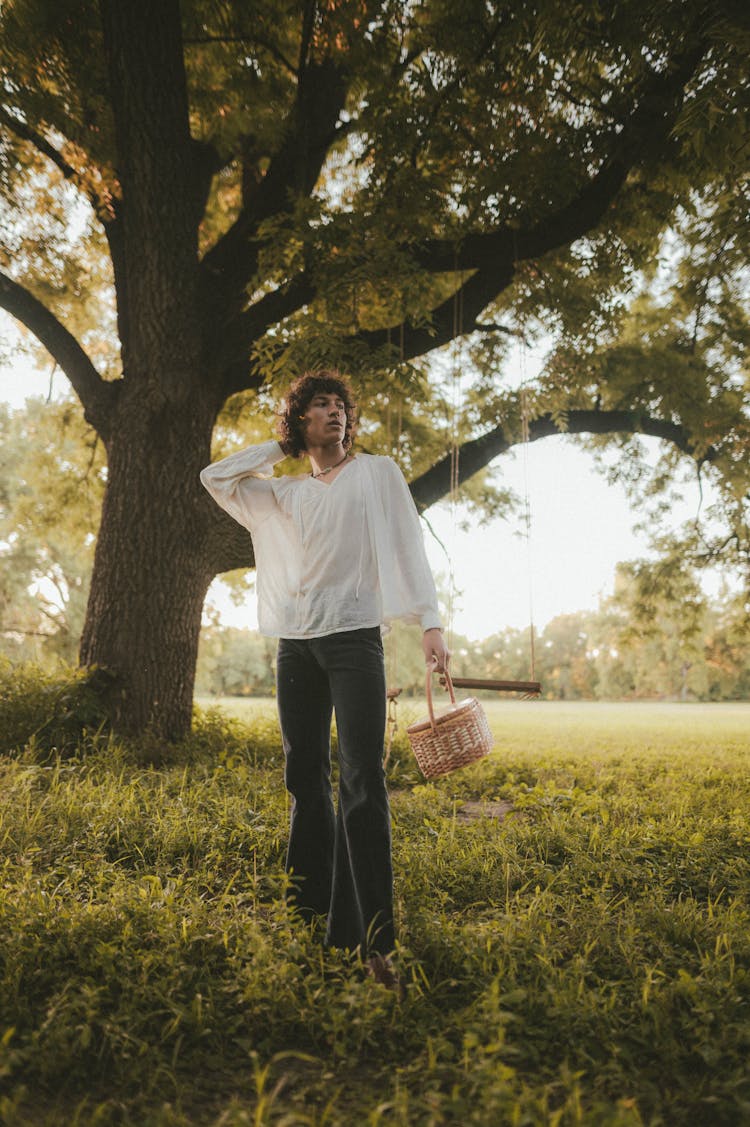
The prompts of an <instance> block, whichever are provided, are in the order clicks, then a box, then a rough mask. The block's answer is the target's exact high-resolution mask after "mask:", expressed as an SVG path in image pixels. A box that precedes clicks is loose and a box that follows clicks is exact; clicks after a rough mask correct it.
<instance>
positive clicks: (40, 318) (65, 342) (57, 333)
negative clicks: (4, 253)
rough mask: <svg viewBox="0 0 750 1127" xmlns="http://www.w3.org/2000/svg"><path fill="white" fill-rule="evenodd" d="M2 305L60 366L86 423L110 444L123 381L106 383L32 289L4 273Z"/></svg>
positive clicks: (0, 282) (0, 292)
mask: <svg viewBox="0 0 750 1127" xmlns="http://www.w3.org/2000/svg"><path fill="white" fill-rule="evenodd" d="M0 306H2V308H3V309H6V310H7V311H8V313H10V314H12V316H13V317H15V318H16V319H17V320H19V321H20V322H21V323H22V324H23V325H25V326H26V328H27V329H29V331H30V332H32V333H33V334H34V336H35V337H36V338H37V340H39V341H40V342H41V343H42V344H43V345H44V347H45V348H46V349H47V351H48V352H49V354H50V355H51V356H52V357H53V358H54V360H55V361H56V362H57V363H58V364H59V365H60V367H61V368H62V370H63V371H64V372H65V375H66V376H67V377H68V379H69V380H70V382H71V384H72V385H73V389H74V391H75V393H76V395H77V396H78V398H79V399H80V401H81V403H82V404H83V411H84V417H85V419H86V421H87V422H88V423H90V425H91V426H93V427H94V428H95V429H96V431H97V432H98V434H99V435H100V436H101V438H102V440H103V441H104V442H105V444H106V443H107V442H108V440H109V434H110V424H111V417H112V411H113V409H114V405H115V401H116V398H117V394H118V390H119V389H118V384H119V381H117V382H115V383H113V382H109V381H107V380H103V379H102V378H101V376H100V375H99V373H98V372H97V370H96V368H95V367H94V365H93V364H92V363H91V360H90V359H89V357H88V356H87V355H86V353H85V352H84V350H83V349H82V348H81V346H80V344H79V343H78V341H77V340H76V338H75V337H74V336H73V334H72V333H71V332H69V330H68V329H66V328H65V326H64V325H63V324H62V323H61V322H60V321H58V320H57V318H56V317H55V316H54V314H53V313H50V311H49V309H47V307H46V306H45V305H43V304H42V302H41V301H39V299H38V298H36V297H34V295H33V294H32V293H30V292H29V290H27V289H25V288H24V287H23V286H22V285H20V283H19V282H16V281H15V279H14V278H11V277H9V276H8V275H7V274H5V273H2V272H0Z"/></svg>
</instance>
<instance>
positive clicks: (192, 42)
mask: <svg viewBox="0 0 750 1127" xmlns="http://www.w3.org/2000/svg"><path fill="white" fill-rule="evenodd" d="M182 42H183V43H184V44H185V46H186V47H194V46H200V45H203V44H209V43H249V44H251V45H253V46H258V47H260V48H262V49H263V50H264V51H268V53H269V55H271V56H272V57H273V58H274V59H276V62H277V63H281V65H282V66H283V67H284V69H285V70H288V71H289V73H290V74H291V75H293V76H294V78H296V77H297V68H296V67H295V66H294V64H293V63H290V61H289V59H288V58H287V57H286V55H285V54H284V52H283V51H280V50H279V48H278V47H276V46H275V44H273V43H271V42H269V40H268V39H262V38H261V37H260V36H259V35H249V34H248V35H191V36H188V37H183V40H182Z"/></svg>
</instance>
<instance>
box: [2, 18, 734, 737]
mask: <svg viewBox="0 0 750 1127" xmlns="http://www.w3.org/2000/svg"><path fill="white" fill-rule="evenodd" d="M747 53H748V29H747V24H746V21H745V19H744V17H743V15H742V13H741V12H740V11H739V10H738V9H737V7H736V5H734V4H732V3H730V2H729V0H727V2H726V3H716V4H711V5H706V4H705V3H704V2H703V0H681V2H680V3H676V2H675V3H671V2H668V3H666V4H663V5H659V6H655V5H653V4H646V3H644V0H626V2H625V3H623V4H620V5H617V6H616V8H615V9H613V10H612V12H608V11H607V9H606V7H604V8H603V7H602V6H601V5H600V4H598V3H590V4H589V3H584V4H582V5H578V6H577V7H576V8H575V10H574V12H573V11H571V10H569V9H566V8H564V7H562V6H560V5H552V4H547V3H544V2H540V3H537V2H528V3H523V4H520V5H511V6H506V7H496V6H492V5H489V6H488V5H486V4H476V3H474V2H470V0H466V2H462V3H461V4H459V5H458V6H456V5H453V4H451V5H445V4H443V3H440V2H438V0H435V2H432V0H431V2H429V3H427V4H419V5H413V4H405V3H403V4H400V3H393V4H384V3H374V4H370V3H368V4H365V3H364V2H363V0H351V2H347V3H341V4H333V3H326V4H321V3H315V2H304V3H300V4H292V5H282V4H279V3H273V2H270V0H266V2H261V3H260V4H255V5H253V6H252V9H251V10H249V9H248V6H247V5H246V4H240V3H238V2H237V0H224V2H220V3H213V2H212V3H210V4H209V3H206V2H205V0H189V2H186V3H184V5H183V7H182V10H181V9H180V7H179V5H178V2H177V0H162V2H161V3H147V2H146V0H129V2H128V3H118V2H117V0H101V3H99V4H98V5H97V4H94V3H93V2H88V0H83V2H81V0H76V3H72V2H71V0H55V2H54V3H52V2H51V0H24V2H23V3H21V2H20V0H19V2H16V3H7V4H5V5H3V7H2V10H1V11H0V74H1V75H2V80H3V87H2V89H3V97H2V105H0V129H1V130H2V133H1V135H0V191H2V198H3V200H4V204H5V215H4V220H5V221H4V223H3V232H4V235H3V245H2V250H0V259H1V263H0V264H1V265H2V267H3V270H2V271H1V272H0V305H2V306H3V307H4V308H5V309H6V310H7V311H9V312H10V313H11V314H12V315H13V316H14V317H15V318H17V319H18V320H19V321H20V322H21V323H22V324H24V325H25V326H26V328H27V329H28V330H29V332H31V333H33V334H34V335H35V337H36V338H37V339H38V340H39V341H40V342H41V344H42V345H43V346H44V347H45V348H46V349H47V350H48V351H49V352H50V354H51V355H52V356H53V357H54V359H55V361H56V362H57V363H58V364H59V365H60V367H61V369H62V370H63V371H64V372H65V374H66V375H67V377H68V378H69V379H70V382H71V384H72V386H73V388H74V390H75V393H76V395H77V396H78V398H79V399H80V401H81V403H82V405H83V408H84V413H85V418H86V421H87V422H88V423H89V424H90V426H91V427H92V428H94V430H95V431H96V433H97V434H98V435H99V437H100V438H101V440H102V442H103V443H104V445H105V447H106V453H107V480H106V489H105V494H104V499H103V506H102V514H101V524H100V528H99V534H98V539H97V543H96V552H95V559H94V568H93V574H92V579H91V585H90V591H89V600H88V605H87V613H86V620H85V624H84V628H83V634H82V642H81V649H80V661H81V662H82V663H83V664H86V665H88V664H92V663H99V664H102V665H104V666H106V667H107V668H109V669H110V670H111V671H112V673H113V675H114V677H115V682H114V687H113V693H112V701H111V703H112V710H113V717H114V722H115V725H116V727H117V728H118V729H120V730H122V731H125V732H140V731H142V730H143V729H144V728H145V727H146V726H149V725H151V726H152V727H154V728H155V729H157V730H158V731H160V732H161V733H163V734H164V735H166V736H169V737H179V736H181V735H183V734H184V733H185V731H186V730H187V728H188V727H189V724H190V716H191V708H192V694H193V683H194V670H195V663H196V656H197V648H198V636H199V629H200V621H201V608H202V604H203V600H204V597H205V594H206V591H207V588H208V586H209V584H210V583H211V581H212V579H213V578H214V576H215V575H217V574H220V573H223V572H225V571H231V570H235V569H237V568H239V567H246V566H250V565H251V564H252V561H253V555H252V545H251V542H250V538H249V536H248V535H247V534H246V533H244V532H243V530H242V529H240V528H239V526H237V525H236V524H235V523H234V522H232V521H231V520H230V519H229V518H228V517H227V516H226V514H224V513H221V512H219V511H218V510H217V508H216V506H215V505H212V504H211V502H210V500H209V499H208V497H207V496H205V495H204V493H203V492H202V491H201V487H200V485H199V482H198V472H199V470H200V468H201V467H202V466H203V465H205V464H206V463H207V462H208V461H209V460H210V458H211V437H212V432H213V429H214V426H215V424H216V422H217V420H218V419H220V417H222V414H223V412H224V411H225V408H227V407H231V409H232V410H234V407H233V406H232V401H233V399H234V398H235V397H240V401H241V403H242V409H243V411H244V412H245V413H253V412H255V411H256V409H257V408H258V404H259V403H261V401H262V396H261V397H260V398H259V394H258V393H259V389H261V388H262V387H263V386H264V384H265V382H267V381H271V383H272V384H273V386H274V388H275V390H278V389H279V388H280V387H283V378H286V376H287V375H289V374H293V373H294V372H296V371H298V370H299V369H300V367H302V366H304V365H308V364H312V363H318V362H320V361H322V360H325V361H333V362H336V363H339V364H341V365H342V366H344V367H346V368H348V369H350V370H352V371H354V372H356V373H359V374H360V375H361V376H362V383H363V392H364V394H363V399H364V406H365V421H366V422H367V416H368V413H369V416H370V426H369V428H368V427H367V426H365V427H364V428H363V436H364V437H365V439H366V442H367V445H368V447H369V448H371V449H376V450H377V449H383V448H384V446H385V447H386V448H387V446H388V443H387V442H386V438H387V434H388V419H389V417H390V418H391V426H392V427H393V426H395V423H394V422H393V420H394V418H395V417H396V416H397V415H400V417H401V420H402V433H401V436H400V441H399V453H400V456H401V458H402V461H403V464H404V467H405V469H406V471H407V473H408V474H409V476H410V478H411V479H412V486H413V491H414V495H415V498H416V499H417V501H418V503H419V504H420V506H422V507H424V506H426V505H429V504H431V503H432V502H433V501H434V500H436V499H437V498H439V497H440V496H442V495H444V494H445V493H446V492H447V490H448V488H449V484H450V459H449V458H447V457H446V456H445V446H446V433H445V428H444V427H443V428H442V429H441V428H438V427H436V425H435V424H436V420H437V419H438V417H440V418H443V419H444V418H445V396H444V395H443V394H442V390H441V389H437V394H434V393H433V392H434V391H435V389H433V388H431V387H430V385H429V382H428V381H427V379H426V371H427V368H426V366H425V362H424V358H425V357H426V356H428V355H429V354H430V353H431V352H433V351H434V350H435V349H438V348H440V347H441V346H444V345H448V344H450V342H451V341H453V340H457V339H460V338H462V337H465V338H467V351H466V359H467V362H468V360H469V359H472V360H473V362H475V363H476V364H477V365H478V367H479V370H480V373H481V377H480V379H479V382H478V384H477V386H476V388H475V389H474V391H473V393H472V396H471V397H470V398H469V401H468V402H467V404H466V410H465V412H464V413H463V416H462V419H461V422H460V426H459V425H457V427H456V434H455V437H456V439H457V441H458V442H459V444H460V446H461V460H460V467H461V468H460V477H461V479H462V480H468V479H469V478H470V477H472V476H473V475H474V474H476V473H477V472H478V471H480V470H482V469H483V468H484V467H485V466H486V465H487V464H488V463H489V461H490V460H491V459H492V458H494V457H495V456H496V455H498V454H500V453H502V452H503V451H504V450H506V449H508V447H509V446H510V445H512V444H513V443H515V442H517V441H519V440H520V438H521V436H522V433H523V431H524V427H523V425H522V419H521V414H522V412H521V407H520V400H519V396H518V395H517V394H515V393H513V392H507V391H504V390H503V388H502V387H501V386H500V371H501V366H502V361H503V359H504V357H505V356H506V355H507V349H508V342H509V340H512V339H514V336H515V334H516V333H517V332H518V330H519V325H523V326H524V328H525V331H527V332H528V333H533V331H534V324H533V319H534V318H535V319H536V321H537V323H538V324H545V325H548V327H555V326H556V322H557V321H559V322H560V323H559V325H558V326H557V327H558V328H559V331H560V333H562V335H563V337H564V339H565V341H566V342H567V344H570V342H571V340H573V339H574V338H575V336H576V334H578V335H579V336H580V337H581V339H582V340H584V339H585V340H586V341H589V340H590V339H591V338H592V336H593V337H596V336H597V332H598V329H599V327H600V326H601V327H602V328H603V330H605V329H607V330H608V329H609V327H610V324H611V312H612V309H613V308H615V306H616V302H615V301H614V299H615V298H616V296H617V295H618V294H621V293H622V292H623V291H624V289H625V288H626V287H627V284H628V277H629V275H631V274H632V272H633V270H634V269H637V268H639V267H641V266H643V264H644V263H645V262H646V261H647V260H648V258H649V256H650V255H651V254H652V252H653V250H654V247H655V246H656V245H657V241H658V237H659V234H660V232H661V231H662V230H663V229H664V228H665V226H667V225H668V224H669V223H670V221H671V219H672V217H673V215H674V213H675V208H676V206H677V205H678V204H679V203H680V202H681V201H684V200H685V199H686V198H689V197H691V196H692V195H693V194H695V193H699V194H700V193H702V192H705V191H708V190H709V189H710V188H711V186H712V185H713V184H714V183H716V182H717V180H722V181H723V180H724V179H725V178H726V177H727V174H728V172H729V171H730V170H735V171H736V169H737V168H738V167H739V161H740V160H741V159H742V158H741V153H742V148H741V146H742V140H741V135H742V130H741V124H742V121H743V120H744V119H743V116H742V115H743V114H744V112H745V109H746V83H745V81H744V80H745V76H746V71H745V67H746V59H747ZM742 167H743V168H744V165H743V166H742ZM550 310H552V311H553V314H552V315H551V314H550ZM115 325H116V333H117V338H118V340H119V348H115V349H113V348H112V347H111V345H110V343H109V342H110V339H111V329H112V328H114V326H115ZM591 386H592V385H591V381H590V379H589V378H588V376H587V375H584V374H583V372H581V376H580V379H572V380H571V384H570V388H569V389H568V390H566V389H565V388H563V387H562V386H561V387H560V388H559V389H558V390H559V394H558V395H557V396H556V397H554V396H552V395H551V390H552V389H551V388H550V387H547V388H546V393H547V396H548V398H547V399H545V395H544V394H543V393H544V392H545V389H544V388H542V389H540V394H539V395H538V396H536V397H533V398H532V400H531V404H530V415H531V417H530V418H529V419H528V420H527V421H528V431H529V437H530V438H531V439H532V440H535V439H538V438H541V437H544V436H545V435H547V434H552V433H557V432H558V430H559V429H567V430H568V431H569V432H570V433H572V434H575V433H584V432H585V433H604V434H610V433H614V432H618V433H619V432H639V431H642V432H644V433H649V434H656V435H658V436H659V437H661V438H663V439H665V440H666V441H669V442H671V443H673V444H674V445H675V446H676V448H678V449H680V450H682V451H685V452H688V453H693V452H694V451H695V449H696V444H697V445H699V446H700V447H701V449H703V445H702V437H703V432H701V434H700V435H699V436H696V434H695V433H694V432H693V429H691V425H690V419H692V416H690V418H688V420H687V421H683V419H682V417H681V416H680V414H679V412H678V411H676V410H675V411H672V412H669V413H668V414H667V415H666V416H664V415H661V414H659V412H658V406H659V401H658V397H657V402H656V403H655V406H656V408H657V410H656V412H654V411H652V410H651V409H650V405H649V403H648V402H647V401H646V400H644V398H643V395H642V394H641V393H640V392H636V391H635V390H634V391H633V394H632V397H630V398H629V397H628V396H627V395H626V394H625V393H622V394H618V395H614V396H611V397H608V398H607V397H605V396H603V395H602V396H601V397H598V398H597V396H596V395H594V394H592V390H591ZM386 400H387V401H388V402H387V403H386ZM397 402H399V403H400V407H399V408H398V410H396V403H397ZM686 418H687V417H686ZM238 437H239V436H238ZM392 440H393V433H392V431H391V441H392ZM708 455H709V452H708V451H706V456H707V457H708Z"/></svg>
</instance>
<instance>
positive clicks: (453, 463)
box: [448, 250, 464, 649]
mask: <svg viewBox="0 0 750 1127" xmlns="http://www.w3.org/2000/svg"><path fill="white" fill-rule="evenodd" d="M454 268H455V270H456V272H458V250H456V251H455V252H454ZM463 285H464V279H463V273H461V274H460V275H459V284H458V287H457V289H456V290H455V292H454V294H453V326H452V329H453V348H452V362H451V396H450V410H449V428H450V492H449V504H450V515H451V552H450V554H449V555H448V648H449V649H452V648H453V634H454V617H455V608H456V596H457V588H456V571H455V564H454V559H455V556H456V550H455V549H456V543H457V539H458V495H459V487H460V484H461V478H460V468H461V467H460V458H461V444H460V435H459V424H460V412H461V407H462V386H461V383H462V375H463V322H464V293H463Z"/></svg>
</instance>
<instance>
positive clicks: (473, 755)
mask: <svg viewBox="0 0 750 1127" xmlns="http://www.w3.org/2000/svg"><path fill="white" fill-rule="evenodd" d="M433 672H434V669H432V668H430V669H428V671H427V708H428V710H429V713H430V715H429V718H428V719H427V720H420V721H419V722H418V723H416V724H411V725H410V726H409V727H408V728H407V729H406V733H407V735H408V737H409V742H410V743H411V748H412V751H413V752H414V755H415V757H416V760H417V763H418V764H419V769H420V771H421V772H422V774H423V775H424V777H425V778H426V779H436V778H438V777H439V776H440V775H447V774H448V773H449V772H450V771H455V770H457V769H458V768H459V767H466V766H467V765H468V764H469V763H473V762H474V761H475V760H476V759H481V758H482V756H483V755H487V753H488V752H489V751H490V749H491V747H492V733H491V732H490V726H489V724H488V723H487V717H486V716H485V714H484V709H483V708H482V706H481V704H480V703H479V701H478V700H476V698H475V697H469V698H468V699H467V700H462V701H461V703H460V704H456V695H455V693H454V691H453V682H452V681H451V679H450V674H449V673H448V672H447V671H446V673H445V674H444V676H445V682H446V687H447V689H448V692H449V693H450V698H451V703H450V706H449V707H448V708H447V709H446V710H445V711H444V712H441V713H438V715H435V711H434V709H433V706H432V674H433Z"/></svg>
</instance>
